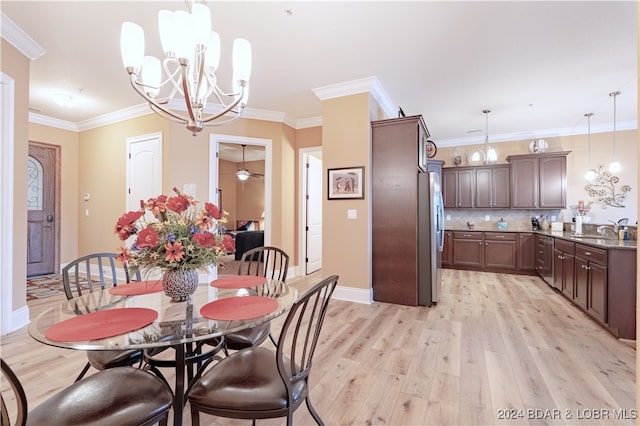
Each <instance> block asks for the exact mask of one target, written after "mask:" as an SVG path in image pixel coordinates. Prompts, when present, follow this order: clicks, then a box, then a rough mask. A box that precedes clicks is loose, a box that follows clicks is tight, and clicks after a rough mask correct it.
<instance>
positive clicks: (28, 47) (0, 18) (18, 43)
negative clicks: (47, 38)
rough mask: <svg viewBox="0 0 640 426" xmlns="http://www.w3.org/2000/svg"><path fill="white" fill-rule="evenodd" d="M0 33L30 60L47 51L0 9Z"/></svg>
mask: <svg viewBox="0 0 640 426" xmlns="http://www.w3.org/2000/svg"><path fill="white" fill-rule="evenodd" d="M0 34H1V35H2V38H3V39H5V40H7V42H8V43H9V44H11V45H12V46H13V47H15V48H16V49H18V50H19V51H20V52H21V53H22V54H23V55H24V56H26V57H27V58H28V59H29V60H30V61H33V60H34V59H36V58H39V57H40V56H42V55H44V54H45V53H47V51H46V50H44V48H43V47H42V46H40V45H39V44H38V42H37V41H35V40H34V39H32V38H31V37H29V35H28V34H27V33H25V32H24V31H22V29H21V28H20V27H19V26H17V25H16V24H15V22H13V21H12V20H11V19H9V17H8V16H7V15H5V14H4V13H2V11H0Z"/></svg>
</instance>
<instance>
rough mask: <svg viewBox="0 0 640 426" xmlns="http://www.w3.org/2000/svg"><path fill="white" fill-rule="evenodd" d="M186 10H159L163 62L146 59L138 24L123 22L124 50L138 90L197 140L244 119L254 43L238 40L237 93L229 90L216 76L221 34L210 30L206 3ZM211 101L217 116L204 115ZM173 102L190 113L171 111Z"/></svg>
mask: <svg viewBox="0 0 640 426" xmlns="http://www.w3.org/2000/svg"><path fill="white" fill-rule="evenodd" d="M187 9H188V11H182V10H179V11H175V12H171V11H169V10H161V11H160V12H158V27H159V32H160V42H161V44H162V50H163V51H164V54H165V57H164V58H163V59H162V61H160V60H159V59H158V58H156V57H154V56H145V54H144V31H143V30H142V28H141V27H140V26H139V25H137V24H135V23H133V22H124V23H123V24H122V30H121V33H120V50H121V54H122V62H123V64H124V67H125V69H126V70H127V73H129V79H130V82H131V86H132V87H133V89H134V90H135V91H136V92H137V93H138V94H139V95H140V96H142V97H143V98H144V99H145V101H147V102H148V103H149V107H150V108H151V109H152V110H153V111H154V112H156V113H158V114H159V115H161V116H162V117H164V118H167V119H169V120H172V121H175V122H178V123H182V124H185V125H186V128H187V129H188V130H190V131H191V132H192V133H193V135H194V136H196V135H197V134H198V132H200V131H202V129H203V127H204V126H215V125H223V124H227V123H230V122H231V121H233V120H236V119H238V118H240V116H241V115H242V112H243V111H244V108H245V106H246V104H247V98H248V95H249V77H250V74H251V44H250V43H249V42H248V41H247V40H244V39H236V40H234V42H233V79H232V80H233V81H232V91H231V92H229V93H227V92H224V91H223V90H222V89H221V88H220V87H219V86H218V81H217V78H216V74H215V73H216V71H218V63H219V60H220V36H219V35H218V33H216V32H215V31H212V30H211V12H210V10H209V8H208V7H207V6H206V5H205V4H203V3H200V2H196V3H192V2H191V1H188V0H187ZM163 71H164V74H165V77H164V81H162V80H163V77H162V72H163ZM161 92H162V93H161ZM209 98H212V100H213V102H215V103H217V104H219V105H221V108H220V109H219V110H218V111H217V112H212V113H209V112H205V108H206V106H207V101H208V100H209ZM173 99H175V101H176V102H177V101H178V100H180V101H182V100H183V101H184V110H185V111H186V112H187V114H188V115H184V114H180V113H178V112H176V111H175V109H170V108H171V107H172V106H173V105H170V102H171V101H172V100H173ZM173 103H174V102H171V104H173ZM180 109H182V107H181V108H180Z"/></svg>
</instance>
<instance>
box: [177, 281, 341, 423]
mask: <svg viewBox="0 0 640 426" xmlns="http://www.w3.org/2000/svg"><path fill="white" fill-rule="evenodd" d="M337 283H338V276H337V275H333V276H330V277H328V278H326V279H324V280H322V281H321V282H320V283H318V284H316V285H315V286H313V287H312V288H311V289H310V290H309V291H307V292H306V293H305V294H304V295H303V296H302V297H300V298H299V299H298V300H297V301H296V302H295V303H294V304H293V306H292V308H291V310H290V311H289V313H288V314H287V318H286V319H285V321H284V325H283V326H282V330H281V332H280V335H279V338H278V345H277V347H276V350H275V351H274V350H272V349H268V348H266V347H264V346H253V347H250V348H246V349H242V350H240V351H237V352H234V353H233V354H232V355H230V356H228V357H227V358H224V359H223V360H221V361H220V362H219V363H218V364H216V365H215V366H214V367H212V368H210V369H209V370H207V371H206V372H205V373H204V374H203V375H202V376H201V377H200V378H199V379H198V380H197V381H196V382H195V383H194V385H193V386H192V388H191V389H190V390H189V392H188V394H187V398H188V400H189V404H190V406H191V422H192V425H194V426H199V425H200V413H201V412H203V413H207V414H212V415H214V416H220V417H226V418H236V419H252V420H253V423H254V424H255V420H256V419H266V418H275V417H285V416H286V417H287V425H291V424H292V423H293V413H294V411H295V410H296V409H297V408H298V407H299V406H300V404H302V402H303V401H305V402H306V404H307V408H308V410H309V412H310V413H311V415H312V416H313V418H314V420H315V421H316V423H318V424H319V425H323V424H324V423H323V422H322V419H321V418H320V416H319V415H318V413H317V412H316V410H315V408H313V406H312V405H311V401H310V399H309V374H310V372H311V366H312V359H313V355H314V352H315V349H316V345H317V343H318V339H319V336H320V331H321V329H322V324H323V322H324V319H325V315H326V312H327V306H328V304H329V300H330V299H331V295H332V294H333V291H334V290H335V287H336V285H337Z"/></svg>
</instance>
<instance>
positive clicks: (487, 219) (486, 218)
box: [484, 214, 491, 222]
mask: <svg viewBox="0 0 640 426" xmlns="http://www.w3.org/2000/svg"><path fill="white" fill-rule="evenodd" d="M490 220H491V217H490V216H489V215H488V214H487V215H485V216H484V221H485V222H489V221H490Z"/></svg>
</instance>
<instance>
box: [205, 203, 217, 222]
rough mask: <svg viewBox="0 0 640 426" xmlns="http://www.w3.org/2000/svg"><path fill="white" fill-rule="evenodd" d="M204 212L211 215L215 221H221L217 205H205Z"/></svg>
mask: <svg viewBox="0 0 640 426" xmlns="http://www.w3.org/2000/svg"><path fill="white" fill-rule="evenodd" d="M204 210H205V211H206V212H207V214H209V216H211V217H212V218H214V219H215V220H218V219H220V216H221V214H220V209H219V208H218V206H216V205H215V204H213V203H204Z"/></svg>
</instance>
